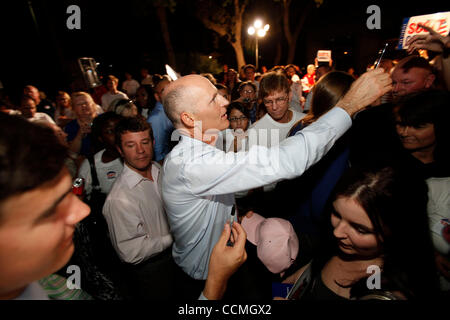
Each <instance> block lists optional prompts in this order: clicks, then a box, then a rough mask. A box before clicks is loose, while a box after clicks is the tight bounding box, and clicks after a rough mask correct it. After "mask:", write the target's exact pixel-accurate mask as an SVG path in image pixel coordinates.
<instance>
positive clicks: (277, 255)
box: [241, 213, 299, 273]
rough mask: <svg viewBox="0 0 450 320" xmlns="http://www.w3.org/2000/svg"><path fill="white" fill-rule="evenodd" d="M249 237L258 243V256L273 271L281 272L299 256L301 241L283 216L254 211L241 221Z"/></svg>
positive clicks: (252, 241) (255, 243)
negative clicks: (265, 216) (278, 216)
mask: <svg viewBox="0 0 450 320" xmlns="http://www.w3.org/2000/svg"><path fill="white" fill-rule="evenodd" d="M241 225H242V227H243V228H244V230H245V232H246V233H247V239H248V241H250V242H251V243H253V244H254V245H256V247H257V248H256V252H257V255H258V258H259V259H260V260H261V261H262V262H263V263H264V265H265V266H266V267H267V269H269V271H270V272H272V273H281V272H283V271H285V270H286V269H287V268H289V267H290V266H291V264H292V263H293V262H294V260H295V259H296V258H297V254H298V249H299V242H298V237H297V234H296V233H295V231H294V228H293V227H292V224H291V223H290V222H289V221H287V220H285V219H281V218H267V219H266V218H264V217H262V216H260V215H259V214H257V213H253V215H252V217H251V218H247V217H244V219H242V223H241Z"/></svg>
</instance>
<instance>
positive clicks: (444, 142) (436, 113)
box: [393, 90, 450, 161]
mask: <svg viewBox="0 0 450 320" xmlns="http://www.w3.org/2000/svg"><path fill="white" fill-rule="evenodd" d="M449 106H450V94H449V92H448V91H439V90H429V91H422V92H417V93H412V94H409V95H406V96H404V97H402V99H400V101H399V102H398V103H397V104H396V106H395V107H394V109H393V111H394V112H393V114H394V116H398V117H399V118H400V124H401V125H404V126H411V127H419V126H420V125H423V124H427V123H432V124H433V125H434V134H435V136H436V148H435V150H434V158H435V160H436V161H441V160H442V161H444V160H450V156H449V153H450V152H449V150H448V144H449V141H450V129H449V127H448V119H449V117H450V110H449Z"/></svg>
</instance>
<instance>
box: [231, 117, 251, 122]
mask: <svg viewBox="0 0 450 320" xmlns="http://www.w3.org/2000/svg"><path fill="white" fill-rule="evenodd" d="M244 120H247V117H246V116H242V117H239V118H230V121H231V122H237V121H244Z"/></svg>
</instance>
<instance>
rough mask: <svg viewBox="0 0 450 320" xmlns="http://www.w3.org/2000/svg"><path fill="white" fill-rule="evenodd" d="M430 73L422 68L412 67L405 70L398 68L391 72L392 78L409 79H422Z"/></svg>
mask: <svg viewBox="0 0 450 320" xmlns="http://www.w3.org/2000/svg"><path fill="white" fill-rule="evenodd" d="M429 73H430V72H429V71H428V70H426V69H423V68H418V67H412V68H409V69H407V70H405V69H402V68H398V69H395V70H394V72H393V74H392V75H393V76H395V77H401V78H409V77H424V76H426V75H428V74H429Z"/></svg>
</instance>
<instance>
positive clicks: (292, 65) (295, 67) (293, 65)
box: [284, 64, 298, 73]
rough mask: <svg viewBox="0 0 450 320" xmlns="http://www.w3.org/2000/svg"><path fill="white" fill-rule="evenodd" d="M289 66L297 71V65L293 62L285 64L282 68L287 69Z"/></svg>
mask: <svg viewBox="0 0 450 320" xmlns="http://www.w3.org/2000/svg"><path fill="white" fill-rule="evenodd" d="M289 68H294V70H295V73H297V71H298V67H297V66H296V65H295V64H288V65H286V66H285V67H284V70H287V69H289Z"/></svg>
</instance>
